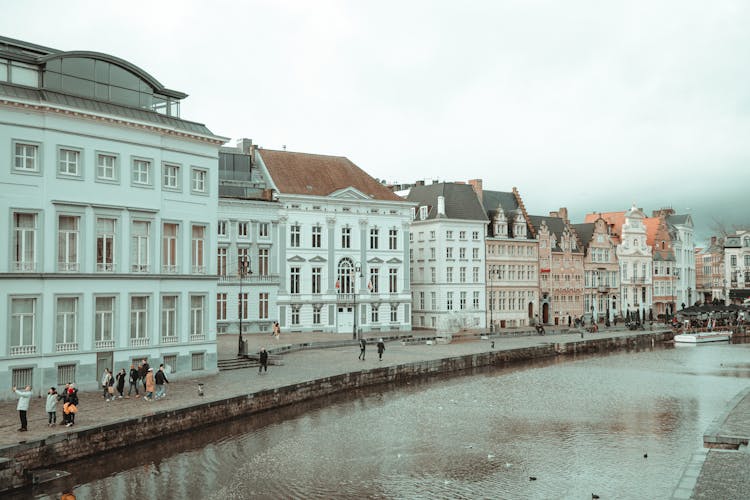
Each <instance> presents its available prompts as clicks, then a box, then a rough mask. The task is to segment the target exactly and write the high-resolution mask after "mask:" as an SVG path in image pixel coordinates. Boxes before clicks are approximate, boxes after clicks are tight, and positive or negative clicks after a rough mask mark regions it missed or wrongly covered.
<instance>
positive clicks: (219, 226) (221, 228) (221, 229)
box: [216, 220, 227, 236]
mask: <svg viewBox="0 0 750 500" xmlns="http://www.w3.org/2000/svg"><path fill="white" fill-rule="evenodd" d="M216 234H218V235H219V236H226V235H227V221H225V220H220V221H218V222H217V223H216Z"/></svg>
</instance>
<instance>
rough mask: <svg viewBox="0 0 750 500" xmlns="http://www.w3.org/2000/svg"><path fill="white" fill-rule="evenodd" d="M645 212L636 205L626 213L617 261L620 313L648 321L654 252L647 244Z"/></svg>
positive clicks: (618, 246)
mask: <svg viewBox="0 0 750 500" xmlns="http://www.w3.org/2000/svg"><path fill="white" fill-rule="evenodd" d="M645 218H646V216H645V215H644V214H643V211H641V210H640V209H638V208H636V206H635V205H633V207H632V208H631V209H630V210H628V211H627V212H625V223H624V224H623V225H622V234H621V235H620V244H619V245H617V261H618V262H619V264H620V310H621V311H622V313H623V314H627V313H630V314H635V313H636V312H637V313H638V314H639V315H640V318H641V320H643V319H644V318H646V317H647V316H646V315H648V312H649V311H650V310H651V308H652V305H653V293H652V292H653V290H652V269H651V266H652V264H653V259H652V249H651V247H650V246H648V244H647V242H646V240H647V238H646V226H645V224H644V219H645Z"/></svg>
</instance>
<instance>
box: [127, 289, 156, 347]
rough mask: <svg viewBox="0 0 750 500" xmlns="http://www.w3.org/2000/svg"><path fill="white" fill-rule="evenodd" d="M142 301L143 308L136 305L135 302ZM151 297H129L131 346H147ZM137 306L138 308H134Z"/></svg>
mask: <svg viewBox="0 0 750 500" xmlns="http://www.w3.org/2000/svg"><path fill="white" fill-rule="evenodd" d="M141 299H142V300H143V306H142V307H141V304H136V301H137V300H141ZM150 302H151V296H149V295H131V296H130V321H129V326H130V332H128V335H129V337H130V343H131V345H133V346H135V345H138V346H140V345H141V344H143V345H148V340H149V317H148V316H149V309H150V305H151V304H150ZM136 306H138V308H136Z"/></svg>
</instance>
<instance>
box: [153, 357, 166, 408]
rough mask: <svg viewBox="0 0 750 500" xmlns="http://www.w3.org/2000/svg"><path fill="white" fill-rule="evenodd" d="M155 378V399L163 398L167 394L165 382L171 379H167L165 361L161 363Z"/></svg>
mask: <svg viewBox="0 0 750 500" xmlns="http://www.w3.org/2000/svg"><path fill="white" fill-rule="evenodd" d="M154 380H155V381H156V395H155V396H154V399H161V398H163V397H165V396H166V395H167V391H166V389H165V387H164V384H168V383H169V380H167V374H166V373H165V372H164V364H163V363H162V364H160V365H159V371H157V372H156V375H154Z"/></svg>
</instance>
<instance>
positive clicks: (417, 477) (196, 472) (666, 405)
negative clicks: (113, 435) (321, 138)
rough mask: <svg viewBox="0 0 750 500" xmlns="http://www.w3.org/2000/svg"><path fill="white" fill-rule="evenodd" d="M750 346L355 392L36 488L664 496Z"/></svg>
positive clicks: (166, 444)
mask: <svg viewBox="0 0 750 500" xmlns="http://www.w3.org/2000/svg"><path fill="white" fill-rule="evenodd" d="M749 349H750V345H748V344H744V345H743V344H738V345H730V344H722V345H705V346H699V347H698V348H696V349H689V348H688V349H682V348H677V349H674V348H668V349H661V348H659V347H658V346H657V348H656V349H653V350H651V349H649V350H645V351H640V352H630V353H621V354H613V355H609V356H595V357H591V356H578V357H576V358H574V359H571V358H551V359H548V360H543V361H539V362H534V363H529V364H526V365H522V366H514V367H510V368H503V369H495V370H492V369H490V370H483V371H482V370H480V371H477V372H474V373H473V374H470V375H466V376H460V377H454V378H439V377H438V378H435V379H432V380H431V381H430V382H429V383H414V382H412V383H410V384H403V385H400V386H393V387H384V388H379V389H377V390H370V391H360V392H357V393H355V394H353V395H347V396H338V397H332V398H326V399H324V400H320V401H317V402H315V403H308V404H301V405H296V406H295V407H294V408H287V409H282V410H278V411H273V412H267V413H264V414H261V415H255V416H253V417H251V418H247V419H244V420H240V421H234V422H231V423H228V424H223V425H220V426H213V427H208V428H205V429H201V430H199V431H195V432H193V433H190V434H187V435H184V436H181V437H177V438H165V439H164V440H163V441H156V442H152V443H147V444H145V445H140V446H134V447H133V448H132V449H128V450H124V451H120V452H116V453H110V454H107V455H105V456H102V457H98V458H96V459H92V460H88V461H82V462H78V463H76V464H73V465H72V470H71V472H72V473H73V474H72V476H70V477H68V478H66V479H65V480H63V482H60V483H58V484H55V485H48V486H46V487H43V488H42V489H38V490H35V491H34V492H33V493H34V494H35V495H38V496H40V497H42V498H53V497H54V495H56V494H57V495H59V492H60V491H61V490H63V489H65V488H72V489H74V491H75V494H76V496H77V497H78V499H82V498H102V499H104V498H125V497H128V498H130V497H134V498H137V497H140V498H157V497H163V498H182V497H209V498H217V499H224V498H247V497H253V496H261V497H271V498H288V497H305V498H310V497H319V498H344V497H389V498H435V497H451V498H455V497H466V498H477V497H484V498H488V497H489V498H591V493H592V492H597V494H599V495H600V496H601V497H602V498H608V497H609V498H612V497H616V498H662V497H669V496H670V495H671V493H672V491H673V489H674V487H675V486H676V484H677V482H678V481H679V479H680V475H681V472H682V466H683V465H684V464H686V463H687V462H688V460H689V459H690V456H691V454H692V452H694V451H695V450H696V449H697V448H699V447H700V446H701V444H702V434H703V431H704V430H705V429H706V427H707V426H708V424H709V423H710V422H711V420H712V419H713V418H714V417H715V416H716V415H717V414H718V413H719V412H721V411H723V410H724V407H725V405H726V403H727V402H728V401H729V400H730V399H731V398H733V397H734V396H735V395H736V394H737V393H738V392H739V391H740V390H741V389H743V388H744V387H745V386H746V385H747V381H745V380H744V378H746V376H747V369H746V366H747V363H745V360H746V359H747V354H748V350H749ZM644 454H647V455H648V458H647V459H646V458H644ZM529 477H536V478H537V480H535V481H530V480H529ZM44 488H47V489H44Z"/></svg>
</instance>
